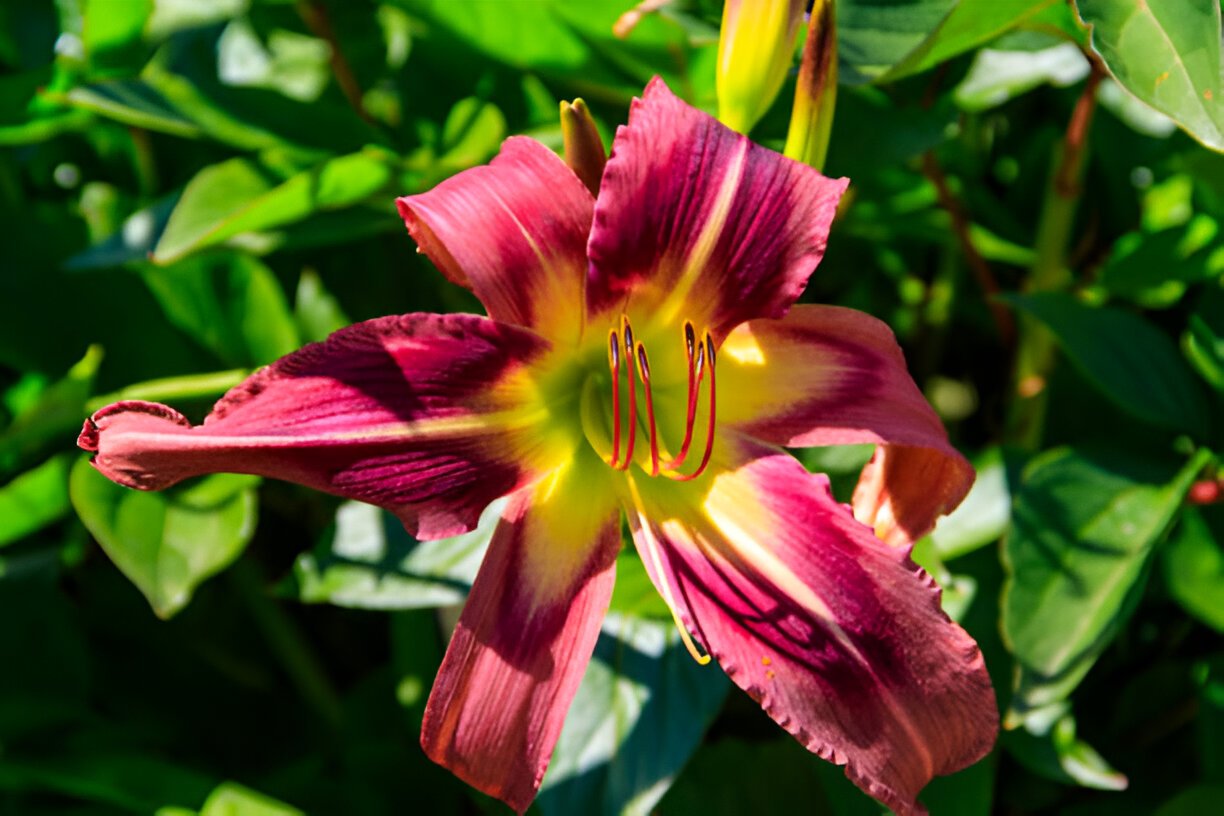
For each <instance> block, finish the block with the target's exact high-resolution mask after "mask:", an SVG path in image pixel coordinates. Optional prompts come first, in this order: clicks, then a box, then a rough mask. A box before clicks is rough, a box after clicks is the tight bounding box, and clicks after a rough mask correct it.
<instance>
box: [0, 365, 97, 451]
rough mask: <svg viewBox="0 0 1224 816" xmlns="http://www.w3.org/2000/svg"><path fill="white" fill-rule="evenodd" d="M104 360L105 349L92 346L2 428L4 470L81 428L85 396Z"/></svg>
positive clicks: (86, 397)
mask: <svg viewBox="0 0 1224 816" xmlns="http://www.w3.org/2000/svg"><path fill="white" fill-rule="evenodd" d="M101 363H102V349H101V348H100V347H98V346H90V347H89V350H88V351H86V352H85V356H84V357H82V358H81V360H80V361H79V362H78V363H77V364H76V365H74V366H73V367H72V368H71V369H69V370H68V373H67V374H66V375H64V378H63V379H61V380H59V381H58V382H56V383H55V384H54V385H52V386H51V387H49V388H48V389H46V390H45V391H43V392H42V393H41V394H39V395H38V398H37V399H35V400H34V401H33V402H32V403H30V404H29V405H27V406H26V407H25V409H24V410H22V411H21V412H19V413H18V414H17V415H16V416H15V417H14V418H13V421H12V423H11V424H10V425H9V426H8V427H7V428H5V429H4V430H3V431H0V471H3V470H7V469H9V468H12V467H13V466H14V465H15V464H16V463H17V462H20V461H21V460H23V459H26V458H28V457H31V456H33V455H34V454H35V453H37V452H38V451H39V450H41V449H42V448H43V447H45V446H48V445H50V444H52V443H54V442H56V441H60V440H63V439H65V438H67V437H70V436H71V435H72V433H73V432H74V431H75V432H79V431H80V429H81V422H82V421H83V420H84V418H85V400H86V399H88V398H89V395H90V393H91V392H92V391H93V383H94V377H95V375H96V374H97V372H98V366H99V365H100V364H101Z"/></svg>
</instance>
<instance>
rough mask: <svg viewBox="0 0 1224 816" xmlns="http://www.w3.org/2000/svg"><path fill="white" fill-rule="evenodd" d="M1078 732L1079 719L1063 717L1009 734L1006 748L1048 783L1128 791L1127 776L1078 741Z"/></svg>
mask: <svg viewBox="0 0 1224 816" xmlns="http://www.w3.org/2000/svg"><path fill="white" fill-rule="evenodd" d="M1076 729H1077V726H1076V721H1075V717H1074V716H1072V715H1071V714H1066V713H1060V714H1059V715H1058V716H1057V718H1056V719H1055V720H1054V721H1053V722H1049V723H1042V724H1039V725H1034V724H1031V725H1030V728H1027V729H1021V730H1018V731H1011V732H1008V733H1005V734H1004V735H1003V745H1004V746H1005V747H1006V748H1007V750H1008V753H1010V754H1011V755H1012V756H1013V757H1015V758H1016V759H1017V760H1019V761H1020V763H1021V764H1022V765H1024V766H1025V767H1026V768H1028V769H1029V770H1031V771H1033V772H1034V773H1037V774H1039V775H1040V776H1044V777H1046V778H1047V779H1053V780H1054V781H1056V782H1063V783H1069V784H1075V785H1081V786H1083V787H1085V788H1096V789H1098V790H1107V791H1120V790H1125V789H1126V787H1127V785H1128V780H1127V778H1126V776H1124V775H1123V774H1121V773H1120V772H1118V771H1117V770H1115V769H1114V768H1113V766H1111V765H1110V764H1109V762H1108V761H1106V759H1105V758H1104V757H1103V756H1101V754H1100V753H1099V752H1098V751H1097V750H1096V749H1095V748H1093V747H1092V746H1091V745H1089V744H1088V743H1087V742H1084V741H1083V740H1082V739H1080V738H1079V737H1077V736H1076Z"/></svg>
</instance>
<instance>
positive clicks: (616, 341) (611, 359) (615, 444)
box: [608, 329, 621, 467]
mask: <svg viewBox="0 0 1224 816" xmlns="http://www.w3.org/2000/svg"><path fill="white" fill-rule="evenodd" d="M608 368H609V369H611V371H612V461H610V462H608V464H609V465H611V466H612V467H617V465H618V463H619V461H620V436H621V415H620V408H621V406H620V337H618V336H617V334H616V329H612V330H611V331H609V332H608Z"/></svg>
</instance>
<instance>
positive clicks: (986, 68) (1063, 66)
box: [953, 42, 1089, 111]
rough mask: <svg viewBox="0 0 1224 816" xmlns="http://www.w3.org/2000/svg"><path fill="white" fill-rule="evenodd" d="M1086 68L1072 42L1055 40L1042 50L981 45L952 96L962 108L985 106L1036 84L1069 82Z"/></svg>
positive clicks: (991, 106)
mask: <svg viewBox="0 0 1224 816" xmlns="http://www.w3.org/2000/svg"><path fill="white" fill-rule="evenodd" d="M1088 71H1089V66H1088V60H1087V59H1085V58H1084V55H1083V53H1082V52H1081V51H1080V50H1079V47H1078V46H1076V45H1075V44H1074V43H1067V42H1065V43H1059V44H1058V45H1055V46H1052V47H1050V48H1046V49H1044V50H1042V51H996V50H994V49H991V48H983V49H982V50H981V51H979V52H978V53H977V56H976V57H974V59H973V65H972V66H971V67H970V68H969V73H968V74H967V75H966V76H965V78H964V79H963V80H961V83H960V84H959V85H957V86H956V90H955V92H954V93H953V98H954V99H955V100H956V104H957V105H958V106H960V107H961V108H962V109H964V110H967V111H983V110H989V109H990V108H996V107H998V106H999V105H1002V104H1003V103H1004V102H1007V101H1008V100H1009V99H1012V98H1014V97H1017V96H1020V95H1021V94H1024V93H1027V92H1028V91H1031V90H1032V89H1033V88H1036V87H1038V86H1040V85H1044V84H1047V83H1049V84H1050V85H1053V86H1055V87H1058V88H1065V87H1067V86H1068V85H1073V84H1075V83H1076V82H1079V81H1080V80H1081V79H1083V78H1084V77H1085V76H1087V75H1088Z"/></svg>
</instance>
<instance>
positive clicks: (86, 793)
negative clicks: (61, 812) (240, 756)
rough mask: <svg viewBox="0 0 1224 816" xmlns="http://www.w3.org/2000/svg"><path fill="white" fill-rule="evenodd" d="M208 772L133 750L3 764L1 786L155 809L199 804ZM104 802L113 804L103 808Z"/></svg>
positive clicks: (137, 810) (135, 808)
mask: <svg viewBox="0 0 1224 816" xmlns="http://www.w3.org/2000/svg"><path fill="white" fill-rule="evenodd" d="M212 784H213V783H212V781H211V780H210V779H209V778H208V777H207V776H205V775H203V774H200V773H198V772H196V771H192V770H189V769H187V768H184V767H181V766H179V765H175V764H173V763H171V762H168V761H166V760H165V759H162V758H159V757H156V756H150V755H144V754H137V753H134V752H132V750H131V749H130V748H119V747H116V748H113V749H111V750H100V751H96V752H91V753H84V752H74V753H73V754H71V755H67V756H66V755H64V753H63V752H60V754H59V755H57V756H55V757H54V758H40V759H39V760H22V759H18V758H17V757H13V758H8V757H6V758H5V762H4V763H0V790H9V791H46V792H48V793H54V794H58V795H59V796H67V797H71V798H73V799H78V800H82V801H84V802H88V803H90V804H91V805H94V810H95V812H98V811H99V810H100V811H101V812H103V813H111V812H113V811H112V810H111V808H117V809H120V810H121V811H126V812H129V813H153V812H154V811H158V810H160V809H161V808H163V807H165V806H167V805H178V806H184V805H195V804H197V803H198V802H201V801H203V799H204V796H205V794H206V793H207V792H208V790H209V789H210V787H211V786H212ZM100 806H109V807H107V808H105V809H102V808H101V807H100Z"/></svg>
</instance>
